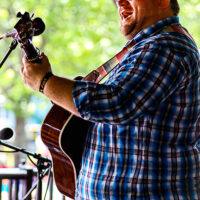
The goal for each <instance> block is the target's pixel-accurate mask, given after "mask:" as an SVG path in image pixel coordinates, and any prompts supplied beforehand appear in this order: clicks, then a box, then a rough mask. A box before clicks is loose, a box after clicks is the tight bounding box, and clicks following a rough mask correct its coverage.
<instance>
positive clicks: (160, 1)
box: [157, 0, 170, 8]
mask: <svg viewBox="0 0 200 200" xmlns="http://www.w3.org/2000/svg"><path fill="white" fill-rule="evenodd" d="M169 5H170V0H157V6H158V8H167V7H168V6H169Z"/></svg>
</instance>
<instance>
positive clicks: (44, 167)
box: [0, 140, 52, 200]
mask: <svg viewBox="0 0 200 200" xmlns="http://www.w3.org/2000/svg"><path fill="white" fill-rule="evenodd" d="M0 145H3V146H6V147H8V148H10V149H13V150H14V152H21V153H24V154H26V155H27V156H32V157H34V158H36V159H37V165H36V167H37V178H38V179H37V182H36V184H34V186H33V187H32V188H31V189H30V191H28V193H27V195H25V197H24V198H23V200H26V198H27V197H28V196H29V195H30V193H31V192H32V191H33V190H34V189H35V187H37V198H36V200H42V178H43V177H44V176H45V175H46V174H47V172H48V171H49V170H50V169H51V166H52V163H51V160H49V159H48V158H45V157H42V156H41V155H40V154H37V153H31V152H29V151H27V150H26V149H23V148H19V147H16V146H13V145H10V144H8V143H5V142H2V141H1V140H0Z"/></svg>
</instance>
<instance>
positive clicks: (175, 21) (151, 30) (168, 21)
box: [128, 16, 179, 43]
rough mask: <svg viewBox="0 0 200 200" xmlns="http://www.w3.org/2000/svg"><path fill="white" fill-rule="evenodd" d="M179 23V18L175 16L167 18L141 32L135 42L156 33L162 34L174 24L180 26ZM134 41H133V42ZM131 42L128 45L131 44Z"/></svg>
mask: <svg viewBox="0 0 200 200" xmlns="http://www.w3.org/2000/svg"><path fill="white" fill-rule="evenodd" d="M178 23H179V17H177V16H173V17H169V18H166V19H164V20H161V21H158V22H156V23H155V24H153V25H151V26H149V27H147V28H145V29H143V30H141V31H140V32H139V33H138V34H137V35H136V36H135V37H134V38H133V40H135V42H136V43H137V42H139V41H141V40H143V39H145V38H147V37H149V36H151V35H155V34H156V33H159V32H161V30H163V29H164V28H165V27H166V26H170V25H172V24H178ZM131 41H132V40H131ZM131 41H129V42H128V43H130V42H131Z"/></svg>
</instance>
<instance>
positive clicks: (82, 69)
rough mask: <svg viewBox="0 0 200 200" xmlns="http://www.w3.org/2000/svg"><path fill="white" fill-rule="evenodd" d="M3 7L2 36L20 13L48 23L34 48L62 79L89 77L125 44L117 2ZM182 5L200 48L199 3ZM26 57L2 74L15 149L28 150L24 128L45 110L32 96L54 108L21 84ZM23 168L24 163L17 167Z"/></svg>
mask: <svg viewBox="0 0 200 200" xmlns="http://www.w3.org/2000/svg"><path fill="white" fill-rule="evenodd" d="M0 1H2V3H1V8H0V34H3V33H5V32H8V31H11V30H12V29H13V27H14V25H15V24H16V22H17V20H18V19H17V18H16V14H17V12H18V11H21V12H22V13H23V12H25V11H28V12H30V13H35V16H36V17H41V18H42V19H43V20H44V22H45V24H46V30H45V32H44V33H43V34H42V35H40V36H38V37H35V38H33V42H34V44H35V45H36V46H37V47H38V48H39V49H40V50H41V51H44V52H45V53H46V54H47V55H48V57H49V59H50V61H51V64H52V68H53V71H54V73H55V74H58V75H63V76H68V77H71V78H73V77H74V76H77V75H86V74H87V73H89V72H90V71H91V70H92V69H94V68H97V67H98V66H99V65H101V64H102V63H104V62H105V61H106V60H107V59H108V58H109V57H111V56H113V55H114V54H115V53H116V52H117V51H119V50H120V48H121V47H122V46H123V45H124V44H125V42H126V41H125V39H124V38H123V37H122V36H121V35H120V32H119V27H120V25H119V20H118V19H119V18H118V14H117V9H116V7H115V6H114V4H113V1H112V0H110V1H108V0H45V1H37V2H36V1H31V0H23V1H17V0H7V1H3V0H0ZM180 4H181V8H182V10H181V13H180V18H181V22H182V23H183V25H185V26H186V27H187V28H188V29H189V30H190V32H191V34H192V35H193V36H194V38H195V39H196V41H197V43H198V44H199V42H200V32H199V30H200V24H199V23H198V18H199V16H200V5H199V3H198V0H187V1H186V0H182V1H180ZM11 41H12V39H6V40H3V41H1V42H0V46H1V50H0V59H1V58H3V56H4V54H5V52H6V51H7V50H8V46H9V44H10V43H11ZM22 55H23V51H21V50H20V49H19V48H17V49H16V50H15V51H14V52H13V53H12V54H11V56H10V57H9V58H8V60H7V61H6V63H5V64H4V66H3V68H2V69H1V71H0V80H1V81H0V108H1V107H4V108H6V109H8V110H12V111H13V112H14V113H15V116H16V140H15V145H19V146H21V145H22V144H23V145H24V144H26V142H25V141H26V138H25V131H24V126H25V123H26V121H27V119H29V118H30V116H34V114H35V110H36V108H38V107H40V106H41V109H45V106H44V103H41V104H39V105H38V104H37V105H36V104H35V103H34V102H33V101H31V99H32V96H34V97H35V98H38V99H43V100H42V101H46V105H48V106H49V105H50V104H48V103H47V102H48V100H47V99H45V98H44V97H43V96H42V95H41V94H38V93H36V92H33V91H31V90H29V89H28V88H27V87H26V86H24V84H23V83H22V81H21V77H20V72H19V71H20V67H21V66H22V62H21V58H22ZM2 97H4V98H2ZM2 99H4V101H3V100H2ZM40 122H41V119H40ZM18 162H19V159H17V161H16V164H18Z"/></svg>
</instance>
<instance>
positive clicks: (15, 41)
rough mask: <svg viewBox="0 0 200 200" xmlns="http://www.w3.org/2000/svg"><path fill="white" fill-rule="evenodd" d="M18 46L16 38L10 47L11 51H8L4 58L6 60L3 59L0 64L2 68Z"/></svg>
mask: <svg viewBox="0 0 200 200" xmlns="http://www.w3.org/2000/svg"><path fill="white" fill-rule="evenodd" d="M17 45H18V41H17V39H16V38H15V39H14V40H13V41H12V42H11V44H10V46H9V50H8V51H7V53H6V55H5V56H4V58H3V59H2V61H1V63H0V68H1V67H2V66H3V64H4V63H5V61H6V60H7V58H8V56H9V55H10V53H11V52H12V51H13V50H14V49H15V48H16V46H17Z"/></svg>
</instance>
